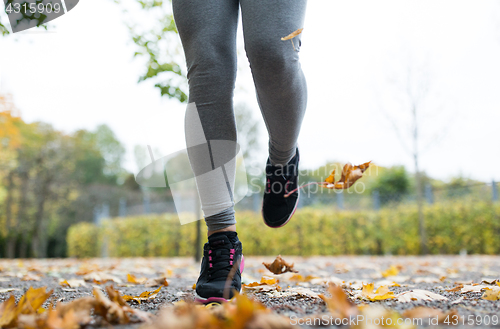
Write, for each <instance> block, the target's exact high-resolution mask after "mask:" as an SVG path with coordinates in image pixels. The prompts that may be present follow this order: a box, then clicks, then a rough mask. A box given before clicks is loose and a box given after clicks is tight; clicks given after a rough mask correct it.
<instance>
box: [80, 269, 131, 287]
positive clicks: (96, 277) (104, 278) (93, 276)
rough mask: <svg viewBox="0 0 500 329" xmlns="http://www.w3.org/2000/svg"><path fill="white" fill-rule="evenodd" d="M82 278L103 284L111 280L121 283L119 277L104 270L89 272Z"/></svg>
mask: <svg viewBox="0 0 500 329" xmlns="http://www.w3.org/2000/svg"><path fill="white" fill-rule="evenodd" d="M83 279H84V280H85V281H92V282H94V283H96V284H104V283H106V282H109V281H112V282H115V283H122V280H121V279H120V278H117V277H116V276H114V275H111V274H108V273H104V272H90V273H89V274H86V275H85V276H84V277H83Z"/></svg>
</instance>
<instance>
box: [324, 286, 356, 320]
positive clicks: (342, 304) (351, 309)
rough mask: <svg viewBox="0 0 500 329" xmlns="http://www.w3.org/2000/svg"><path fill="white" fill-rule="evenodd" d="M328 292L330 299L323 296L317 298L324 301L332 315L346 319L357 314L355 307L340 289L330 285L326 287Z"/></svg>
mask: <svg viewBox="0 0 500 329" xmlns="http://www.w3.org/2000/svg"><path fill="white" fill-rule="evenodd" d="M328 292H329V293H330V295H331V297H326V296H325V295H323V294H320V295H319V297H320V298H321V299H323V300H324V301H325V303H326V306H327V307H328V309H329V310H330V312H331V313H332V314H334V315H336V316H340V317H342V318H347V317H350V316H352V315H356V314H357V313H358V309H357V307H356V305H354V303H353V302H352V301H351V300H350V299H349V297H347V295H346V294H345V292H344V290H342V288H340V287H339V286H337V285H335V284H333V283H330V284H329V285H328Z"/></svg>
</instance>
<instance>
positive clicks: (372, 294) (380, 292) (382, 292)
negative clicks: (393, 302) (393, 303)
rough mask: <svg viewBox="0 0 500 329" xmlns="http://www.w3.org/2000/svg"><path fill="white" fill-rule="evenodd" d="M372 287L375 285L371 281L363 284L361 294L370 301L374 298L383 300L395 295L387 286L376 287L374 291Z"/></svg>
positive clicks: (374, 299)
mask: <svg viewBox="0 0 500 329" xmlns="http://www.w3.org/2000/svg"><path fill="white" fill-rule="evenodd" d="M374 288H375V286H374V284H373V283H369V284H366V285H363V290H362V291H361V295H362V296H363V297H365V298H367V299H368V300H370V301H372V302H373V301H376V300H384V299H390V298H394V297H395V296H394V293H393V292H392V291H389V287H387V286H381V287H378V289H377V290H376V291H373V290H374Z"/></svg>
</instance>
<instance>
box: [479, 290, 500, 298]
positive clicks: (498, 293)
mask: <svg viewBox="0 0 500 329" xmlns="http://www.w3.org/2000/svg"><path fill="white" fill-rule="evenodd" d="M481 298H482V299H486V300H500V288H499V287H493V288H485V291H484V294H483V295H482V296H481Z"/></svg>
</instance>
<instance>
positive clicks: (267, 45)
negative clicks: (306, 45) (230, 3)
mask: <svg viewBox="0 0 500 329" xmlns="http://www.w3.org/2000/svg"><path fill="white" fill-rule="evenodd" d="M306 2H307V1H306V0H294V1H289V0H259V1H255V0H241V1H240V3H241V14H242V20H243V33H244V37H245V50H246V54H247V57H248V60H249V62H250V67H251V69H252V75H253V79H254V83H255V89H256V92H257V98H258V101H259V106H260V109H261V112H262V115H263V117H264V121H265V123H266V126H267V130H268V133H269V158H270V160H271V163H272V164H273V165H286V164H287V163H288V162H289V161H290V160H291V159H292V157H293V156H294V155H295V151H296V146H297V138H298V136H299V131H300V126H301V124H302V118H303V116H304V113H305V110H306V103H307V88H306V81H305V78H304V74H303V73H302V70H301V68H300V63H299V54H298V51H296V50H295V49H294V47H293V46H292V43H291V42H290V41H281V37H284V36H287V35H288V34H290V33H292V32H293V31H295V30H297V29H299V28H302V27H303V24H304V16H305V10H306ZM300 38H301V36H300V35H299V36H297V37H295V38H294V39H293V42H294V44H295V48H298V47H299V46H300V43H301V41H300Z"/></svg>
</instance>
